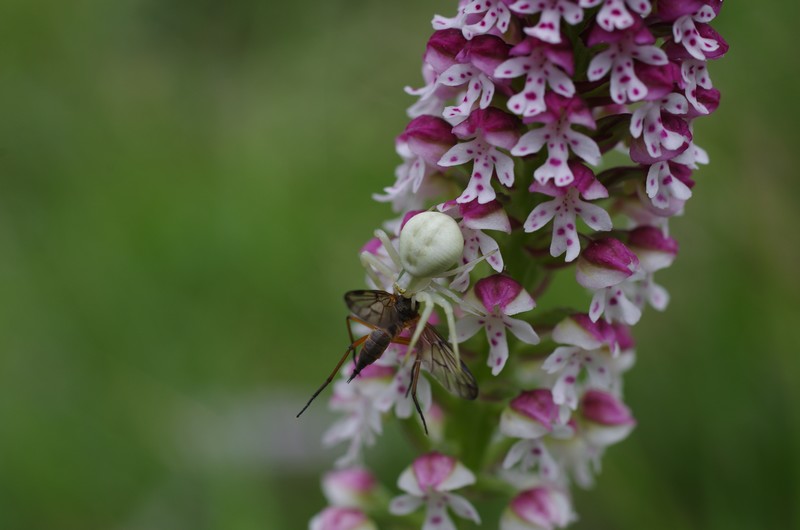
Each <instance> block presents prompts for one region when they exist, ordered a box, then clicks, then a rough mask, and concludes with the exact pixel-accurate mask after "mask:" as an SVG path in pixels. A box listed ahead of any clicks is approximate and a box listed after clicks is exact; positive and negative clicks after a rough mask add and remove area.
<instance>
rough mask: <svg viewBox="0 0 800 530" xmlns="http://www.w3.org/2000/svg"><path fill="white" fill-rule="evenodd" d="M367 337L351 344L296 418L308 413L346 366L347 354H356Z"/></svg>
mask: <svg viewBox="0 0 800 530" xmlns="http://www.w3.org/2000/svg"><path fill="white" fill-rule="evenodd" d="M367 337H369V335H365V336H364V337H361V338H360V339H358V340H357V341H354V342H353V343H352V344H350V346H348V347H347V349H346V350H345V352H344V355H342V358H341V359H339V362H338V363H336V367H335V368H334V369H333V371H332V372H331V375H329V376H328V378H327V379H326V380H325V382H324V383H322V386H320V387H319V388H318V389H317V391H316V392H314V394H313V395H312V396H311V399H309V400H308V403H306V406H305V407H303V410H301V411H300V412H298V413H297V416H295V417H296V418H299V417H300V415H301V414H302V413H304V412H305V411H306V409H307V408H308V406H309V405H311V402H312V401H314V399H315V398H316V397H317V396H318V395H319V394H320V392H322V391H323V390H325V387H326V386H328V385H329V384H331V381H333V378H334V377H336V372H338V371H339V369H340V368H341V367H342V365H343V364H344V360H345V359H347V354H349V353H350V351H351V350H352V351H353V352H354V353H355V351H356V348H358V347H359V346H361V345H362V344H363V343H364V341H366V340H367Z"/></svg>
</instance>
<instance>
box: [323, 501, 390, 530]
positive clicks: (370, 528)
mask: <svg viewBox="0 0 800 530" xmlns="http://www.w3.org/2000/svg"><path fill="white" fill-rule="evenodd" d="M309 529H310V530H377V527H376V526H375V523H373V522H372V521H371V520H369V519H367V516H366V515H364V513H363V512H361V510H358V509H356V508H344V507H340V506H331V507H330V508H325V509H324V510H322V512H320V513H319V514H317V515H316V516H315V517H314V518H313V519H311V525H310V526H309Z"/></svg>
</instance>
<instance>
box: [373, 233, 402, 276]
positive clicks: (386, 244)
mask: <svg viewBox="0 0 800 530" xmlns="http://www.w3.org/2000/svg"><path fill="white" fill-rule="evenodd" d="M375 237H377V238H378V239H380V241H381V244H382V245H383V248H384V250H386V254H388V255H389V259H391V260H392V262H393V263H394V265H395V267H397V270H402V269H403V262H402V261H401V260H400V254H398V253H397V249H395V248H394V245H392V240H391V239H389V236H388V235H386V232H384V231H383V230H375Z"/></svg>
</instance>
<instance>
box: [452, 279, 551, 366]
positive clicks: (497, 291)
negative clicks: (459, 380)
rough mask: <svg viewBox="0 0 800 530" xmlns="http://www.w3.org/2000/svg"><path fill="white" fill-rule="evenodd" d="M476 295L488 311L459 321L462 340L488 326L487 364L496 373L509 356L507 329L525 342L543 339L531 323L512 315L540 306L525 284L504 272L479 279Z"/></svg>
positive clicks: (458, 330)
mask: <svg viewBox="0 0 800 530" xmlns="http://www.w3.org/2000/svg"><path fill="white" fill-rule="evenodd" d="M475 296H476V297H477V298H478V301H479V302H480V303H481V305H482V306H483V308H484V309H485V310H486V314H485V315H481V316H477V315H465V316H464V317H463V318H462V319H461V320H459V321H458V324H457V325H456V328H457V335H458V341H459V342H464V341H465V340H467V339H469V338H470V337H472V336H473V335H475V334H476V333H477V332H478V331H479V330H480V329H481V328H483V329H485V330H486V339H487V340H488V341H489V359H488V362H487V364H488V365H489V366H490V367H491V369H492V374H494V375H497V374H499V373H500V371H501V370H502V369H503V367H504V366H505V364H506V361H507V360H508V339H507V338H506V329H508V330H510V331H511V333H513V334H514V336H516V337H517V338H518V339H519V340H521V341H523V342H525V343H528V344H538V343H539V336H538V335H537V334H536V332H535V331H534V330H533V327H532V326H531V325H530V324H529V323H527V322H525V321H524V320H520V319H517V318H511V316H510V315H516V314H518V313H522V312H525V311H530V310H531V309H533V308H534V307H535V306H536V302H534V300H533V298H532V297H531V295H530V294H528V292H527V291H526V290H525V289H523V288H522V285H520V284H519V283H518V282H517V281H515V280H514V279H512V278H511V277H509V276H506V275H504V274H495V275H492V276H489V277H488V278H483V279H482V280H479V281H478V282H477V283H476V284H475Z"/></svg>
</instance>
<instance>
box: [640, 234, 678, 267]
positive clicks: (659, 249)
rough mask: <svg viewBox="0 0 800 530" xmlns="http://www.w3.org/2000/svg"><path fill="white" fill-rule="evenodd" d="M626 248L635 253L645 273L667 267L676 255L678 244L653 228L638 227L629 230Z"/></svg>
mask: <svg viewBox="0 0 800 530" xmlns="http://www.w3.org/2000/svg"><path fill="white" fill-rule="evenodd" d="M628 247H630V249H631V250H633V251H634V252H635V253H636V255H637V256H638V257H639V262H640V263H641V265H642V268H643V269H644V270H645V271H647V272H655V271H657V270H660V269H663V268H666V267H669V266H670V265H672V262H673V261H674V260H675V256H676V255H677V254H678V242H677V241H676V240H675V239H673V238H671V237H668V236H665V235H664V232H663V231H662V230H661V229H660V228H656V227H654V226H640V227H639V228H636V229H634V230H631V232H630V235H629V236H628Z"/></svg>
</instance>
